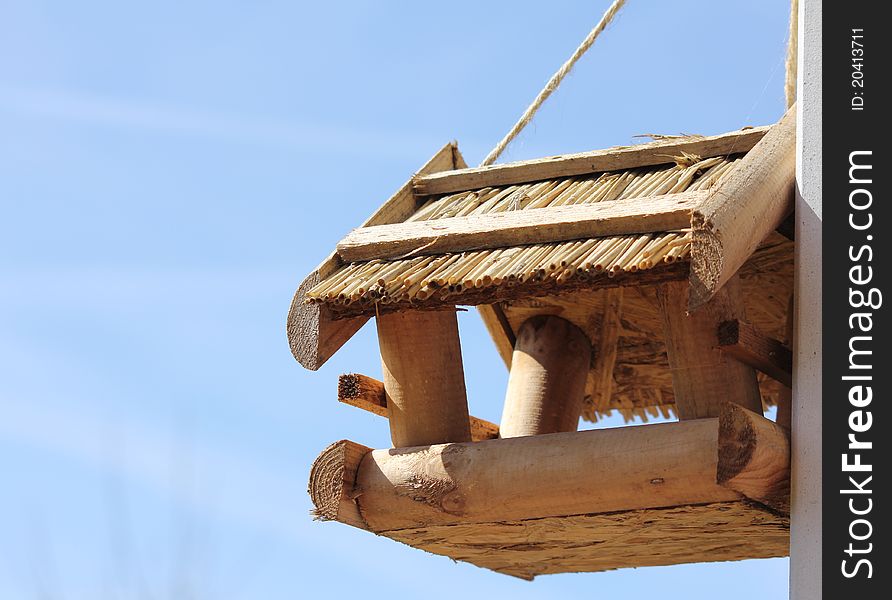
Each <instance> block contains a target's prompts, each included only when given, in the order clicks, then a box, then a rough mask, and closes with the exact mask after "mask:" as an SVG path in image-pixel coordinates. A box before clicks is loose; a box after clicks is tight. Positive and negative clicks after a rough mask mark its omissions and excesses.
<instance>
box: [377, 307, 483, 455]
mask: <svg viewBox="0 0 892 600" xmlns="http://www.w3.org/2000/svg"><path fill="white" fill-rule="evenodd" d="M376 321H377V324H378V344H379V345H380V348H381V362H382V365H383V368H384V389H385V391H386V393H387V416H388V419H389V420H390V437H391V439H392V440H393V445H394V447H396V448H403V447H406V446H426V445H429V444H445V443H449V442H469V441H471V430H470V426H469V424H468V399H467V394H466V393H465V375H464V369H463V368H462V359H461V344H460V342H459V338H458V320H457V319H456V316H455V312H453V311H448V312H447V311H436V312H435V311H405V312H397V313H390V314H382V315H380V316H378V317H377V319H376Z"/></svg>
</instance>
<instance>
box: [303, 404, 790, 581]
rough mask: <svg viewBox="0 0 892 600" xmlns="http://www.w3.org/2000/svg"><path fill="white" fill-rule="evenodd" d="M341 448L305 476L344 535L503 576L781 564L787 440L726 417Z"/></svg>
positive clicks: (738, 412)
mask: <svg viewBox="0 0 892 600" xmlns="http://www.w3.org/2000/svg"><path fill="white" fill-rule="evenodd" d="M345 443H346V442H339V443H338V444H335V445H333V446H331V447H329V448H328V449H326V451H325V452H323V454H322V455H321V456H320V457H319V459H317V464H316V465H314V468H313V472H314V473H318V472H322V471H325V472H327V473H330V474H331V475H330V480H326V479H325V478H323V477H320V476H318V475H315V476H314V477H313V478H312V479H311V483H310V488H311V489H310V493H311V496H312V497H313V499H314V503H316V505H317V511H316V512H317V514H319V515H320V516H322V517H324V518H332V519H337V520H340V521H342V522H348V523H350V524H356V522H357V521H356V515H357V514H358V515H360V518H361V520H360V521H358V523H359V524H358V525H356V526H358V527H362V528H365V529H369V530H370V531H373V532H375V533H378V534H382V535H386V536H387V537H390V538H393V539H396V540H399V541H401V542H404V543H407V544H410V545H412V546H416V547H418V548H422V549H424V550H427V551H430V552H435V553H438V554H445V555H447V556H450V557H452V558H454V559H456V560H465V561H469V562H472V563H474V564H477V565H479V566H482V567H486V568H490V569H494V570H496V571H499V572H502V573H507V574H510V575H515V576H518V577H525V578H530V577H532V576H535V575H537V574H541V573H560V572H573V571H597V570H604V569H613V568H622V567H635V566H645V565H661V564H677V563H684V562H700V561H711V560H738V559H744V558H756V557H768V556H783V555H785V554H786V543H787V530H788V521H787V518H786V514H785V510H784V504H783V498H785V496H784V490H785V489H786V488H785V486H787V485H788V481H786V480H785V477H787V474H788V468H789V467H788V465H789V441H788V437H787V434H786V432H785V431H784V430H783V428H781V427H779V426H777V425H775V424H774V423H772V422H771V421H769V420H767V419H765V418H764V417H761V416H759V415H756V414H753V413H750V412H748V411H745V410H743V409H740V408H739V407H736V406H731V407H728V408H727V409H726V410H724V411H723V412H722V414H721V416H720V417H719V418H714V419H699V420H694V421H681V422H677V423H663V424H658V425H645V426H641V427H629V428H618V429H606V430H594V431H580V432H573V433H557V434H550V435H541V436H530V437H522V438H511V439H501V440H489V441H484V442H477V443H465V444H445V445H435V446H426V447H419V448H403V449H396V450H393V449H391V450H374V451H371V452H368V451H367V450H366V449H364V447H362V446H359V445H356V451H353V452H346V451H344V450H343V449H342V446H340V445H339V444H345ZM339 461H341V462H343V463H344V464H343V465H340V464H338V462H339ZM351 461H352V462H351ZM319 463H322V464H323V465H324V469H323V468H322V467H319V466H318V464H319ZM345 473H355V474H356V476H355V479H353V480H352V481H351V480H350V478H349V477H345V476H344V474H345ZM319 487H321V491H317V489H316V488H319ZM747 494H752V495H753V497H749V496H747ZM320 502H322V504H321V505H320ZM332 506H334V507H336V509H332V508H330V507H332ZM354 506H355V507H356V508H357V509H358V510H356V511H354V510H353V507H354ZM340 514H345V515H346V517H345V518H341V516H339V515H340ZM347 519H353V522H351V521H348V520H347Z"/></svg>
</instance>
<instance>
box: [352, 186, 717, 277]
mask: <svg viewBox="0 0 892 600" xmlns="http://www.w3.org/2000/svg"><path fill="white" fill-rule="evenodd" d="M707 194H708V192H706V191H694V192H682V193H679V194H666V195H663V196H654V197H647V198H628V199H624V200H613V201H607V202H595V203H592V204H575V205H571V206H555V207H548V208H537V209H533V210H517V211H510V212H501V213H492V214H482V215H469V216H466V217H451V218H445V219H435V220H432V221H411V222H408V223H396V224H393V225H380V226H377V227H362V228H358V229H354V230H353V231H351V232H350V233H349V234H348V235H347V236H346V237H345V238H344V239H342V240H341V241H340V242H339V243H338V254H339V255H340V256H341V258H342V259H343V260H345V261H347V262H359V261H367V260H371V259H394V258H400V257H404V256H406V255H407V254H412V255H415V254H444V253H447V252H464V251H466V250H479V249H486V248H503V247H511V246H523V245H529V244H541V243H550V242H564V241H568V240H575V239H586V238H594V237H604V236H611V235H625V234H630V233H649V232H653V231H674V230H678V229H685V228H687V227H690V225H691V212H692V211H693V210H695V209H696V208H697V207H699V206H700V204H701V203H702V202H703V200H704V199H705V198H706V196H707Z"/></svg>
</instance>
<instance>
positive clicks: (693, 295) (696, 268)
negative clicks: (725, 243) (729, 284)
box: [688, 228, 725, 311]
mask: <svg viewBox="0 0 892 600" xmlns="http://www.w3.org/2000/svg"><path fill="white" fill-rule="evenodd" d="M723 271H724V253H723V249H722V242H721V240H719V238H718V236H716V234H715V233H713V232H712V231H709V230H707V229H704V228H695V229H694V232H693V234H692V241H691V270H690V279H689V283H690V286H689V287H690V292H689V295H688V310H689V311H695V310H697V309H698V308H700V307H701V306H703V305H704V304H706V303H707V302H709V301H710V300H711V299H712V298H713V296H715V294H716V292H718V290H719V288H720V287H721V286H722V284H724V283H725V282H724V281H722V280H721V277H722V273H723Z"/></svg>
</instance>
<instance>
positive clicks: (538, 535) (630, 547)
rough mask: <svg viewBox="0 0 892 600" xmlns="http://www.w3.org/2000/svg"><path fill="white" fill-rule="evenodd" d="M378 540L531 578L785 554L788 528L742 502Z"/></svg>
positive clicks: (437, 529)
mask: <svg viewBox="0 0 892 600" xmlns="http://www.w3.org/2000/svg"><path fill="white" fill-rule="evenodd" d="M383 535H385V536H387V537H389V538H391V539H394V540H397V541H399V542H402V543H404V544H408V545H410V546H413V547H415V548H418V549H420V550H426V551H427V552H432V553H434V554H440V555H443V556H448V557H449V558H451V559H453V560H461V561H464V562H469V563H472V564H474V565H477V566H478V567H483V568H485V569H492V570H493V571H496V572H498V573H503V574H505V575H512V576H514V577H520V578H521V579H533V578H534V577H536V576H537V575H547V574H551V573H587V572H595V571H607V570H611V569H623V568H629V567H651V566H663V565H675V564H685V563H699V562H715V561H727V560H744V559H749V558H773V557H778V556H787V555H788V554H789V545H790V523H789V519H788V518H787V517H785V516H781V515H777V514H776V513H773V512H772V511H769V510H765V509H763V508H761V507H760V506H758V505H755V504H753V503H748V502H719V503H713V504H700V505H691V506H678V507H671V508H655V509H648V510H632V511H620V512H614V513H606V514H597V515H576V516H572V517H547V518H544V519H530V520H523V521H506V522H501V523H482V524H471V525H446V526H433V527H422V528H417V529H401V530H398V531H388V532H386V533H384V534H383Z"/></svg>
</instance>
